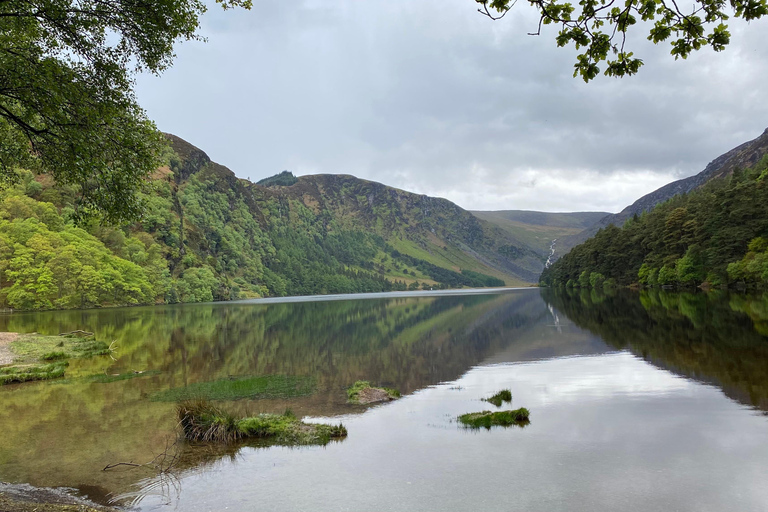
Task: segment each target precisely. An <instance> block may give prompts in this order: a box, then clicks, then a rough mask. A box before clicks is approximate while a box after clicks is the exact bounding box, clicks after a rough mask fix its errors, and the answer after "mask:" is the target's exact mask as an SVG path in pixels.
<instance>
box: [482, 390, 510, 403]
mask: <svg viewBox="0 0 768 512" xmlns="http://www.w3.org/2000/svg"><path fill="white" fill-rule="evenodd" d="M483 400H484V401H486V402H489V403H492V404H493V405H495V406H496V407H501V403H502V402H511V401H512V392H511V391H510V390H508V389H502V390H501V391H499V392H498V393H496V394H495V395H493V396H492V397H489V398H483Z"/></svg>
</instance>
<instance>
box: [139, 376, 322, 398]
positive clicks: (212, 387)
mask: <svg viewBox="0 0 768 512" xmlns="http://www.w3.org/2000/svg"><path fill="white" fill-rule="evenodd" d="M315 387H316V384H315V380H314V379H313V378H312V377H299V376H292V375H261V376H258V377H238V378H234V377H233V378H229V379H220V380H215V381H211V382H198V383H195V384H190V385H189V386H186V387H182V388H172V389H168V390H165V391H160V392H159V393H155V394H154V395H152V400H153V401H156V402H178V401H181V400H195V399H200V400H216V401H224V400H239V399H241V398H293V397H297V396H306V395H311V394H312V393H314V392H315Z"/></svg>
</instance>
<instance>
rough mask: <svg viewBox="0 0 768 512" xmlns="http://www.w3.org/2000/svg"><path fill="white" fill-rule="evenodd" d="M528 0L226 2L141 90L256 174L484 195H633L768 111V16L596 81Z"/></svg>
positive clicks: (751, 132) (179, 129)
mask: <svg viewBox="0 0 768 512" xmlns="http://www.w3.org/2000/svg"><path fill="white" fill-rule="evenodd" d="M522 4H523V2H520V5H518V6H516V7H515V8H514V10H513V11H512V12H511V13H510V14H508V15H507V16H506V17H505V18H504V19H502V20H500V21H495V22H494V21H491V20H489V19H487V18H485V17H483V16H481V15H480V14H478V13H477V12H476V4H475V2H474V1H473V0H332V1H329V0H323V1H319V0H294V1H293V2H282V1H264V0H254V7H253V9H252V10H251V11H243V10H233V11H226V12H225V11H222V10H221V9H219V8H216V7H211V8H210V10H209V12H208V13H206V14H205V15H204V16H203V20H202V22H203V31H202V33H203V35H205V36H206V37H207V38H208V42H206V43H198V42H188V43H184V44H182V45H180V46H179V47H178V49H177V52H176V53H177V59H176V61H175V64H174V66H173V68H171V69H170V70H168V71H167V72H165V73H164V74H163V75H162V76H161V77H159V78H158V77H153V76H141V77H139V79H138V84H137V91H138V97H139V102H140V103H141V104H142V106H143V107H144V108H145V109H146V110H147V112H148V114H149V116H150V118H152V119H153V120H154V121H155V122H156V123H157V126H158V128H160V129H161V130H163V131H167V132H171V133H174V134H176V135H178V136H180V137H182V138H184V139H186V140H187V141H189V142H190V143H192V144H194V145H196V146H198V147H200V148H201V149H203V150H204V151H205V152H206V153H208V155H209V156H210V157H211V158H212V159H213V160H214V161H216V162H219V163H221V164H223V165H226V166H227V167H229V168H230V169H232V170H233V171H234V172H235V174H237V175H238V176H239V177H241V178H248V179H250V180H253V181H257V180H259V179H261V178H264V177H267V176H270V175H273V174H275V173H277V172H280V171H282V170H284V169H287V170H290V171H292V172H293V173H294V174H296V175H304V174H317V173H344V174H352V175H355V176H358V177H361V178H365V179H370V180H374V181H379V182H382V183H385V184H387V185H391V186H395V187H398V188H402V189H405V190H409V191H413V192H418V193H423V194H429V195H433V196H439V197H445V198H447V199H450V200H452V201H454V202H456V203H457V204H459V205H460V206H462V207H464V208H467V209H482V210H499V209H526V210H543V211H586V210H593V211H595V210H600V211H612V212H615V211H619V210H621V209H622V208H623V207H624V206H626V205H628V204H630V203H632V202H633V201H635V200H636V199H637V198H639V197H640V196H642V195H643V194H646V193H648V192H650V191H652V190H655V189H656V188H658V187H660V186H661V185H663V184H665V183H668V182H670V181H672V180H674V179H678V178H681V177H685V176H690V175H693V174H696V173H698V172H699V171H701V170H702V169H703V168H704V167H705V166H706V164H707V163H708V162H709V161H711V160H713V159H714V158H716V157H717V156H719V155H720V154H722V153H724V152H725V151H727V150H729V149H731V148H733V147H734V146H736V145H738V144H740V143H742V142H745V141H747V140H750V139H753V138H755V137H757V136H758V135H760V133H762V131H763V130H764V129H765V128H766V127H768V101H766V100H767V99H768V98H766V94H765V91H766V89H767V88H768V85H766V84H768V50H767V49H768V30H766V28H768V21H758V22H753V23H752V24H751V25H747V24H744V23H732V24H731V31H732V34H733V37H732V43H731V45H730V46H729V47H728V49H727V50H725V51H724V52H721V53H715V52H712V51H711V50H703V51H700V52H698V53H697V54H696V55H693V56H692V57H690V58H689V59H688V60H686V61H682V60H679V61H675V60H674V59H673V58H672V57H671V56H670V55H669V47H668V46H667V45H661V46H659V47H656V46H654V45H651V44H650V43H648V42H647V41H645V40H644V37H641V36H640V34H638V38H637V40H636V42H635V41H633V43H632V44H633V47H632V48H631V49H633V50H634V51H635V54H636V55H637V56H639V57H640V58H642V59H643V60H644V61H645V63H646V65H645V66H643V68H641V72H640V74H639V75H638V76H636V77H630V78H623V79H612V78H607V77H600V78H598V79H597V80H595V81H593V82H590V83H589V84H585V83H584V82H583V81H582V80H581V79H576V78H573V77H572V74H573V67H572V66H573V62H574V61H575V55H576V51H575V50H574V49H572V48H568V49H563V48H557V47H556V44H555V41H554V38H555V35H556V32H557V30H556V29H555V28H551V27H544V30H543V33H542V35H541V36H529V35H527V33H528V32H531V31H533V30H535V28H536V23H537V18H536V16H535V11H533V10H532V9H531V8H530V7H528V6H527V5H522Z"/></svg>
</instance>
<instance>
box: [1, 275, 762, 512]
mask: <svg viewBox="0 0 768 512" xmlns="http://www.w3.org/2000/svg"><path fill="white" fill-rule="evenodd" d="M75 329H84V330H90V331H94V332H95V333H96V335H97V337H98V338H99V339H102V340H106V341H108V342H111V341H113V340H114V341H115V345H116V347H117V352H116V353H115V356H114V359H113V358H110V357H107V356H104V357H99V358H95V359H92V360H80V361H78V360H76V361H73V362H72V365H71V366H70V369H69V372H68V374H67V377H66V379H65V380H61V381H55V382H44V383H27V384H23V385H14V386H4V387H0V404H2V414H0V432H3V438H2V441H0V481H7V482H27V483H31V484H33V485H39V486H67V487H73V488H76V489H78V492H79V493H81V494H84V495H87V496H89V497H91V498H92V499H94V500H96V501H100V502H105V503H106V502H110V501H112V502H117V503H119V504H122V505H130V506H133V507H135V508H136V509H139V510H159V511H165V510H168V511H171V510H183V511H193V512H196V511H216V510H224V509H227V510H230V511H250V510H278V511H283V510H285V511H288V510H311V511H324V510H329V511H330V510H333V511H337V510H350V511H359V510H381V511H412V510H413V511H420V510H425V511H427V510H429V511H433V510H446V511H471V510H480V509H482V510H491V511H496V510H498V511H518V510H519V511H538V510H541V511H560V510H562V511H566V510H567V511H582V510H583V511H603V510H604V511H615V510H629V511H635V510H636V511H643V512H645V511H648V510H665V511H672V510H675V511H697V512H700V511H730V510H739V511H765V510H768V485H766V484H765V482H766V480H767V479H768V415H767V414H766V411H768V297H747V296H741V295H729V294H725V293H716V294H709V295H704V294H678V293H659V292H650V293H639V294H638V293H615V294H613V295H604V294H597V293H590V292H581V293H580V292H579V291H576V292H568V293H566V292H558V293H556V292H554V291H552V290H537V289H526V290H512V291H509V290H506V291H495V292H492V293H481V294H480V293H473V294H459V295H455V294H454V295H447V296H441V295H438V294H433V295H430V294H427V295H422V296H410V295H407V296H397V297H392V296H386V298H372V299H367V300H361V299H359V298H357V297H356V298H353V299H349V300H334V301H309V302H286V303H249V302H240V303H217V304H200V305H178V306H168V307H153V308H125V309H105V310H90V311H74V312H73V311H69V312H52V313H41V314H18V315H17V314H14V315H11V316H0V330H3V331H17V332H33V331H37V332H41V333H44V334H56V333H59V332H65V331H72V330H75ZM134 370H135V371H141V372H146V373H143V374H141V375H139V376H138V377H135V378H131V379H126V380H117V381H114V382H104V380H107V379H99V378H98V377H97V376H99V375H102V376H103V375H105V374H109V375H112V374H125V373H127V372H131V371H134ZM251 375H287V376H292V377H299V378H303V379H309V380H310V381H311V382H312V383H313V388H312V392H311V393H310V394H307V395H305V396H299V397H294V398H289V399H277V398H273V399H260V400H240V401H237V402H230V403H225V404H224V405H225V406H227V407H228V408H231V409H233V410H235V411H239V412H251V413H256V412H282V411H283V410H285V409H286V408H291V409H292V410H293V411H294V412H295V413H296V414H297V415H298V416H304V417H307V418H308V421H328V422H333V423H338V422H339V421H341V422H343V423H344V425H345V426H346V427H347V428H348V430H349V437H348V438H346V439H345V440H343V441H340V442H333V443H331V444H329V445H327V446H325V447H302V448H282V447H255V446H237V447H230V448H222V447H216V446H212V447H201V446H197V447H194V446H186V445H182V446H179V445H176V446H171V445H172V444H173V442H174V440H175V435H176V434H175V423H176V419H175V415H174V404H173V403H172V402H163V401H158V400H157V396H158V393H160V392H163V391H165V390H169V389H174V388H183V387H185V386H188V385H190V384H194V383H201V382H211V381H216V380H219V379H227V378H234V377H240V376H251ZM356 380H370V381H372V382H375V383H377V384H380V385H385V386H389V387H396V388H398V389H400V390H401V391H402V392H403V395H404V396H403V398H402V399H400V400H398V401H395V402H390V403H387V404H382V405H378V406H372V407H364V406H360V405H351V404H347V403H346V393H345V388H346V387H347V386H349V385H350V384H352V383H353V382H355V381H356ZM503 388H509V389H511V390H512V395H513V402H512V407H514V408H517V407H526V408H528V409H529V410H530V411H531V423H530V425H528V426H526V427H524V428H520V427H512V428H494V429H491V430H479V431H471V430H467V429H464V428H461V427H460V426H459V425H458V424H457V423H456V417H457V416H458V415H460V414H463V413H466V412H474V411H481V410H485V409H494V407H493V406H492V405H490V404H488V403H486V402H483V401H481V398H483V397H487V396H489V395H491V394H493V393H495V392H496V391H498V390H500V389H503ZM169 446H170V448H169ZM164 452H165V453H175V454H178V455H179V457H180V459H179V461H178V463H177V464H176V465H175V466H174V469H173V471H171V472H170V473H169V474H163V475H157V474H156V472H155V471H153V470H150V469H147V468H134V467H128V466H120V467H117V468H114V469H110V470H107V471H103V470H102V469H103V468H104V467H105V466H107V465H108V464H114V463H116V462H135V463H142V462H147V461H150V460H152V459H153V458H154V457H155V456H156V455H157V454H161V453H164Z"/></svg>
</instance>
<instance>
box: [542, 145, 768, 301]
mask: <svg viewBox="0 0 768 512" xmlns="http://www.w3.org/2000/svg"><path fill="white" fill-rule="evenodd" d="M541 282H542V283H543V284H546V285H566V286H579V287H582V288H589V287H601V286H604V285H606V284H607V285H610V284H619V285H629V284H632V283H638V284H641V285H647V286H657V285H680V286H698V285H701V284H702V283H708V284H709V285H713V286H721V285H734V284H746V285H764V284H766V283H768V156H764V157H763V158H762V160H761V161H760V162H758V163H757V164H756V165H754V166H752V167H750V168H747V169H737V170H735V171H734V172H733V173H732V174H731V175H730V176H729V177H726V178H723V179H717V180H710V181H709V182H707V183H706V184H705V185H704V186H702V187H701V188H698V189H696V190H693V191H692V192H690V193H688V194H684V195H678V196H675V197H673V198H672V199H670V200H668V201H667V202H665V203H663V204H661V205H659V206H657V207H656V208H655V209H653V210H652V211H650V212H645V213H642V214H640V215H637V214H636V215H634V216H633V217H631V218H630V219H629V220H628V221H627V222H626V223H625V224H624V226H623V227H621V228H618V227H616V226H612V225H610V226H608V227H606V228H604V229H602V230H600V231H599V232H598V233H597V234H596V235H595V236H594V237H593V238H590V239H589V240H587V241H586V242H584V243H583V244H581V245H579V246H577V247H575V248H573V250H571V252H570V253H568V254H567V255H565V256H564V257H562V258H561V259H560V260H558V261H557V262H555V264H554V265H552V266H551V267H550V268H548V269H546V270H545V271H544V272H543V273H542V276H541Z"/></svg>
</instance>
